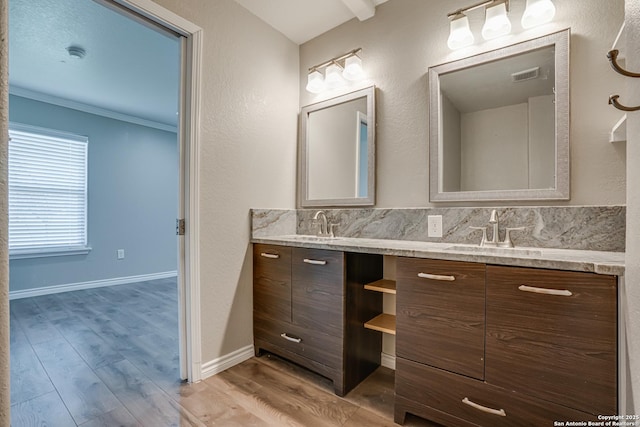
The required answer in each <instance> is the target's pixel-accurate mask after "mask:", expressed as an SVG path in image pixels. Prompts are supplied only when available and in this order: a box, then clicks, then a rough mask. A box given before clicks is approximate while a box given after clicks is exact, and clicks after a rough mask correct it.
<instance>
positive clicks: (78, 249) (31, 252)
mask: <svg viewBox="0 0 640 427" xmlns="http://www.w3.org/2000/svg"><path fill="white" fill-rule="evenodd" d="M13 132H22V133H28V134H34V135H37V136H41V137H43V138H59V139H64V140H67V141H72V142H76V143H77V142H79V143H84V144H85V155H84V207H83V209H84V224H82V225H83V227H84V231H83V237H84V242H83V243H81V244H77V245H59V246H54V245H38V246H35V245H34V246H31V247H22V248H13V249H11V236H10V232H9V239H8V242H7V243H8V246H9V258H10V259H12V260H13V259H24V258H41V257H54V256H69V255H86V254H88V253H89V252H90V251H91V246H90V245H89V233H88V231H89V191H88V183H89V138H88V137H87V136H84V135H78V134H74V133H70V132H63V131H59V130H56V129H49V128H43V127H38V126H32V125H26V124H22V123H15V122H9V146H10V145H11V139H12V134H13ZM7 163H8V172H10V170H11V161H10V158H9V157H8V161H7ZM9 176H10V174H8V179H7V187H8V190H9V193H10V191H11V182H10V179H9ZM7 201H8V200H7ZM8 207H9V212H10V205H8ZM10 227H11V215H10V213H9V230H10Z"/></svg>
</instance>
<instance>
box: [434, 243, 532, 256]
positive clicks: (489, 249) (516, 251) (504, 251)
mask: <svg viewBox="0 0 640 427" xmlns="http://www.w3.org/2000/svg"><path fill="white" fill-rule="evenodd" d="M447 249H449V250H451V251H464V252H476V253H483V254H497V255H521V256H542V250H540V249H536V248H497V247H493V246H477V245H453V246H449V247H448V248H447Z"/></svg>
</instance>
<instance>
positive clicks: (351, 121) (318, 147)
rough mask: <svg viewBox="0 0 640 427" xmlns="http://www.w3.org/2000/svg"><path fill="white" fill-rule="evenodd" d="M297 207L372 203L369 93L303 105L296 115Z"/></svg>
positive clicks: (371, 95)
mask: <svg viewBox="0 0 640 427" xmlns="http://www.w3.org/2000/svg"><path fill="white" fill-rule="evenodd" d="M300 121H301V123H300V141H299V146H298V156H299V168H298V200H299V205H300V206H301V207H315V206H373V205H374V203H375V151H376V150H375V127H376V126H375V123H376V114H375V87H374V86H371V87H368V88H365V89H361V90H358V91H356V92H352V93H348V94H346V95H342V96H338V97H336V98H332V99H328V100H326V101H323V102H319V103H317V104H312V105H307V106H306V107H303V108H302V109H301V112H300Z"/></svg>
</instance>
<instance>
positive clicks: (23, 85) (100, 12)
mask: <svg viewBox="0 0 640 427" xmlns="http://www.w3.org/2000/svg"><path fill="white" fill-rule="evenodd" d="M70 45H77V46H81V47H82V48H84V49H85V50H86V56H85V57H84V58H83V59H77V58H73V57H71V56H70V55H69V53H68V52H67V47H69V46H70ZM179 76H180V43H179V39H178V38H177V37H175V36H169V35H167V34H166V33H164V32H159V31H156V30H154V29H152V28H151V27H150V26H147V25H141V24H140V23H139V22H137V21H134V20H132V19H129V18H127V17H125V16H123V15H121V14H120V13H118V12H116V11H114V10H111V9H110V8H106V7H104V6H102V5H100V4H98V3H96V2H94V1H90V0H10V1H9V83H10V86H11V92H12V93H18V94H23V95H24V94H26V95H27V96H30V97H33V96H31V95H36V96H37V95H38V94H42V95H45V96H46V97H47V99H53V100H55V99H63V100H70V101H73V102H75V103H81V104H86V105H90V106H93V107H98V108H101V109H106V110H110V111H114V112H118V113H122V114H127V115H131V116H135V117H139V118H142V119H146V120H150V121H154V122H158V123H162V124H166V125H171V126H175V125H176V121H177V116H176V112H177V111H178V88H179ZM159 88H161V90H159ZM36 99H37V98H36Z"/></svg>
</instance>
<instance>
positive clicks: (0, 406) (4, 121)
mask: <svg viewBox="0 0 640 427" xmlns="http://www.w3.org/2000/svg"><path fill="white" fill-rule="evenodd" d="M7 15H8V10H7V2H6V1H5V0H0V426H8V425H9V423H10V417H9V404H10V394H9V244H8V242H7V239H8V233H9V231H8V227H9V221H8V219H9V217H8V212H7V143H8V142H9V131H8V128H7V126H8V124H9V82H8V78H9V74H8V73H9V66H8V53H9V50H8V49H9V46H8V43H7V36H8V34H7V27H8V25H7V20H8V16H7Z"/></svg>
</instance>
